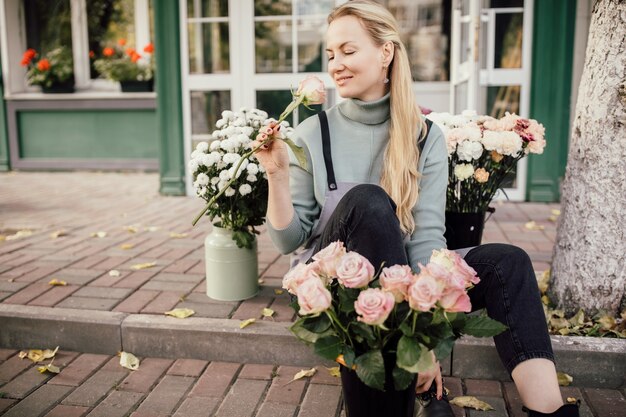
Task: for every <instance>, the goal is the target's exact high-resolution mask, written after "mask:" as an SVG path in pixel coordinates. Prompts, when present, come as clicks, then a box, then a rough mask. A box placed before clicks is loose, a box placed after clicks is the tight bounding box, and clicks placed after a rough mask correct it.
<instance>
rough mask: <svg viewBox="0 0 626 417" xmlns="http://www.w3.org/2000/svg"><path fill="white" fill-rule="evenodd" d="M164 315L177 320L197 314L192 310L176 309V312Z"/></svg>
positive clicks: (171, 311) (167, 312)
mask: <svg viewBox="0 0 626 417" xmlns="http://www.w3.org/2000/svg"><path fill="white" fill-rule="evenodd" d="M163 314H165V315H166V316H172V317H176V318H177V319H184V318H186V317H189V316H192V315H194V314H196V312H195V311H193V310H192V309H190V308H175V309H174V310H170V311H166V312H165V313H163Z"/></svg>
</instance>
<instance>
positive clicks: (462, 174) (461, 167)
mask: <svg viewBox="0 0 626 417" xmlns="http://www.w3.org/2000/svg"><path fill="white" fill-rule="evenodd" d="M454 175H455V176H456V177H457V178H458V179H459V180H461V181H464V180H466V179H468V178H470V177H471V176H472V175H474V167H473V166H472V164H458V165H457V166H455V167H454Z"/></svg>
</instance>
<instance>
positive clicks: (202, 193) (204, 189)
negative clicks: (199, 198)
mask: <svg viewBox="0 0 626 417" xmlns="http://www.w3.org/2000/svg"><path fill="white" fill-rule="evenodd" d="M197 192H198V194H199V195H205V194H206V187H200V188H199V189H198V191H197Z"/></svg>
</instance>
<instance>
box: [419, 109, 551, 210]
mask: <svg viewBox="0 0 626 417" xmlns="http://www.w3.org/2000/svg"><path fill="white" fill-rule="evenodd" d="M426 117H428V118H429V119H430V120H432V121H433V122H434V123H436V124H437V125H438V126H439V127H440V128H441V129H442V130H443V133H444V135H445V137H446V144H447V147H448V166H449V172H448V191H447V200H446V211H449V212H455V213H480V212H484V211H486V210H487V207H488V206H489V203H490V202H491V200H492V199H493V197H494V195H495V193H496V192H497V191H498V189H500V187H501V185H502V182H503V181H504V179H505V177H506V176H507V174H508V173H509V172H511V170H512V169H513V168H514V167H515V165H516V164H517V161H519V160H520V159H522V158H523V157H524V156H526V155H528V154H529V153H536V154H541V153H543V148H544V147H545V146H546V141H545V139H544V134H545V129H544V127H543V125H542V124H540V123H538V122H537V121H536V120H534V119H524V118H522V117H520V116H518V115H516V114H510V113H508V112H507V113H506V115H505V116H504V117H502V118H500V119H495V118H493V117H490V116H478V115H476V112H473V111H464V112H463V113H462V114H461V115H451V114H449V113H430V114H428V115H427V116H426Z"/></svg>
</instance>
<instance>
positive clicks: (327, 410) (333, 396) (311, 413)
mask: <svg viewBox="0 0 626 417" xmlns="http://www.w3.org/2000/svg"><path fill="white" fill-rule="evenodd" d="M340 398H341V387H339V386H334V385H321V384H310V385H309V388H308V389H307V391H306V393H305V395H304V400H303V401H302V405H301V406H300V412H299V413H298V417H318V416H334V415H335V414H336V413H337V410H338V408H339V399H340Z"/></svg>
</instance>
